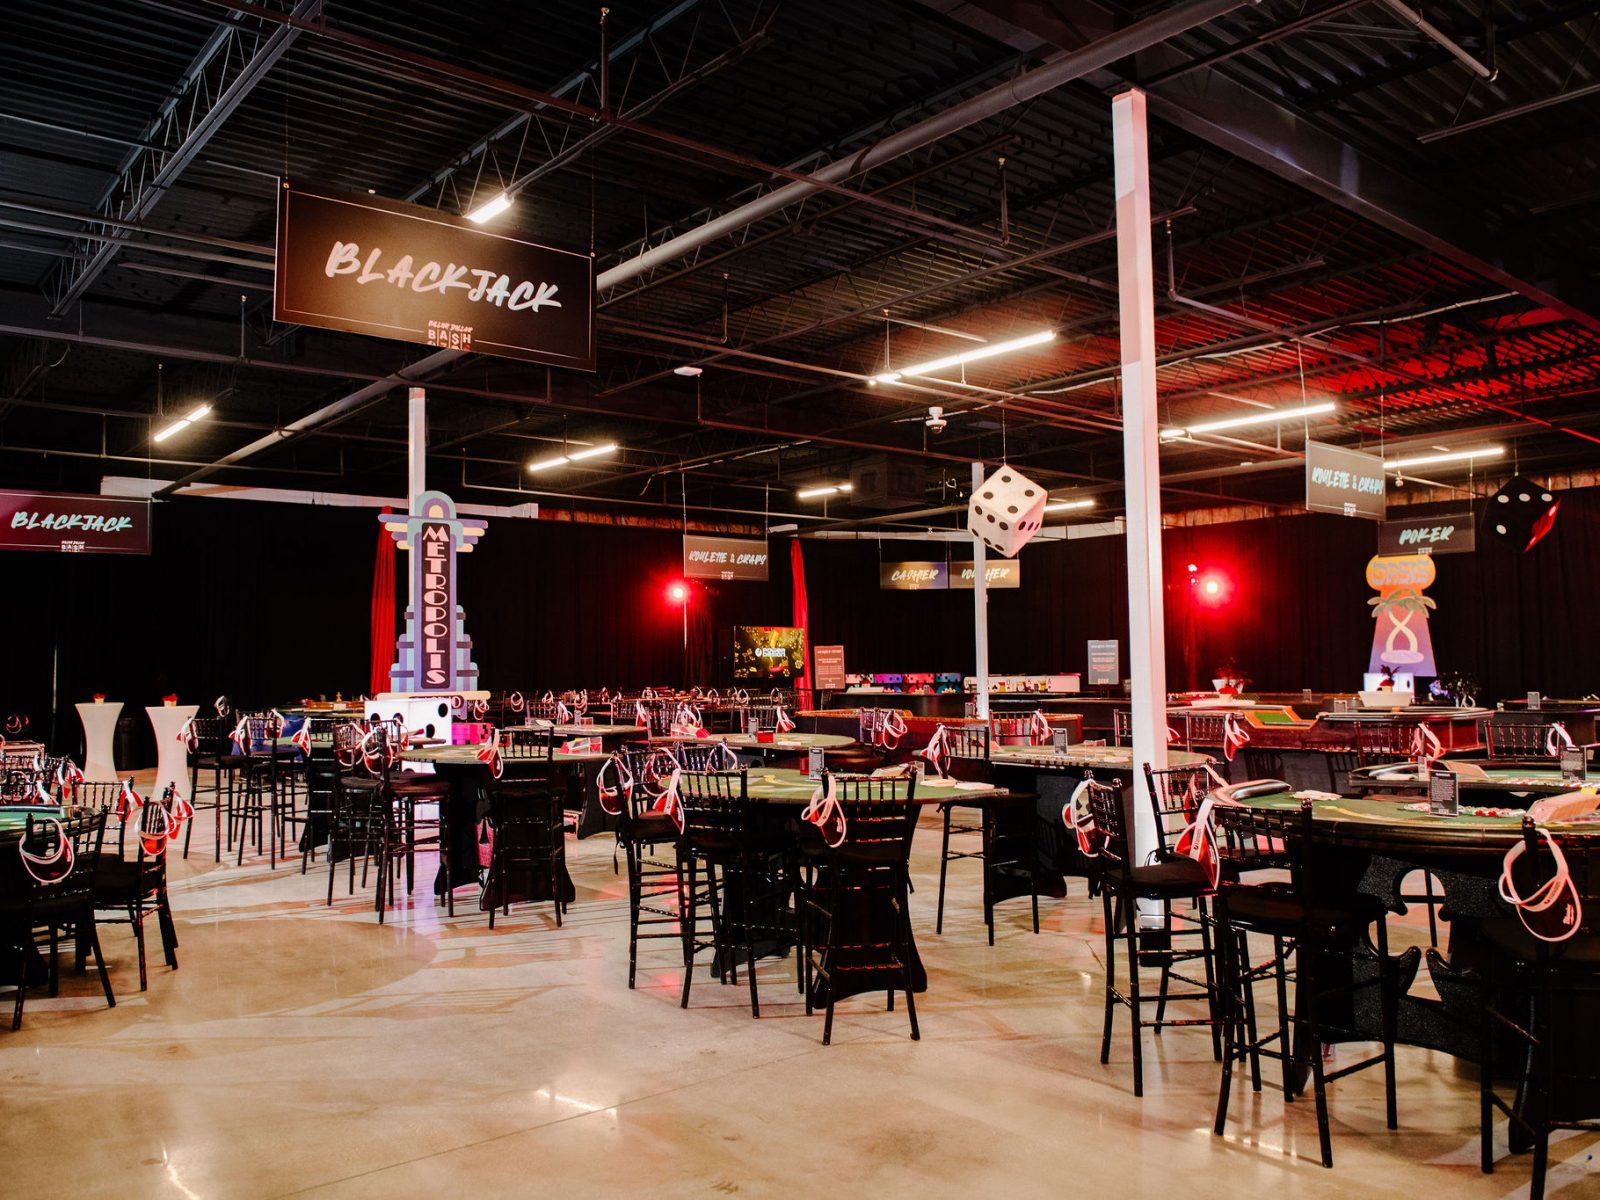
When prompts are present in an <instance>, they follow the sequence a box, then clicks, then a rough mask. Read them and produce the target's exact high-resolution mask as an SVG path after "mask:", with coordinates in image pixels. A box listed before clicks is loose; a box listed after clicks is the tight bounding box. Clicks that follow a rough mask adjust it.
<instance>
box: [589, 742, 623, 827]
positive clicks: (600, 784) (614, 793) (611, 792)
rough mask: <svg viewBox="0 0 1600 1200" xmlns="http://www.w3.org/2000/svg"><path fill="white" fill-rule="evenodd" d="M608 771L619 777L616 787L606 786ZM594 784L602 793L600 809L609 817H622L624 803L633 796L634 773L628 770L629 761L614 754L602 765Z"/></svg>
mask: <svg viewBox="0 0 1600 1200" xmlns="http://www.w3.org/2000/svg"><path fill="white" fill-rule="evenodd" d="M608 770H609V771H610V772H611V773H612V774H613V775H615V776H616V777H617V782H616V784H615V785H614V786H607V784H606V772H607V771H608ZM594 782H595V786H596V787H597V788H598V789H599V793H600V807H601V808H602V809H604V810H605V812H606V814H607V815H608V816H613V817H618V816H621V815H622V805H623V802H624V801H626V800H628V799H629V798H631V797H632V796H633V772H631V771H629V770H628V763H627V760H626V759H624V758H623V757H622V755H620V754H613V755H612V756H611V757H610V758H608V759H606V761H605V762H603V763H601V764H600V771H599V773H598V774H597V775H596V776H595V780H594Z"/></svg>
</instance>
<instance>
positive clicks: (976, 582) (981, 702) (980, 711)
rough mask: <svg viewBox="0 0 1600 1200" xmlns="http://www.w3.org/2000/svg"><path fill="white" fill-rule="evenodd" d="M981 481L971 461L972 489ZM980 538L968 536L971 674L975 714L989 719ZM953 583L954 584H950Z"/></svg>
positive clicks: (985, 577) (979, 468)
mask: <svg viewBox="0 0 1600 1200" xmlns="http://www.w3.org/2000/svg"><path fill="white" fill-rule="evenodd" d="M982 484H983V464H982V463H976V462H975V463H973V464H972V491H973V495H974V496H976V495H977V491H978V488H979V487H981V486H982ZM984 549H985V547H984V544H983V539H982V538H981V537H979V536H978V535H977V534H973V535H972V642H973V646H974V648H975V650H976V651H977V654H976V659H977V661H976V662H975V663H974V668H975V669H974V670H973V675H974V676H976V677H977V680H978V694H977V696H976V697H975V699H976V701H977V708H976V709H975V710H974V711H975V712H976V713H977V715H978V716H979V717H981V718H983V719H984V720H985V721H987V720H988V719H989V570H988V559H987V557H986V556H985V554H984ZM952 586H954V585H952Z"/></svg>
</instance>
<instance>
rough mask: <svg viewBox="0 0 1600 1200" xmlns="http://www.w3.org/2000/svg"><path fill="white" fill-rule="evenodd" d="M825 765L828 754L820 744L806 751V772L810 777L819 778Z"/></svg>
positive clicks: (825, 767)
mask: <svg viewBox="0 0 1600 1200" xmlns="http://www.w3.org/2000/svg"><path fill="white" fill-rule="evenodd" d="M827 765H828V756H827V753H826V752H825V751H824V750H823V749H822V747H821V746H813V747H811V749H809V750H807V751H806V774H807V775H808V776H810V777H811V778H812V779H821V778H822V772H823V771H824V770H826V769H827Z"/></svg>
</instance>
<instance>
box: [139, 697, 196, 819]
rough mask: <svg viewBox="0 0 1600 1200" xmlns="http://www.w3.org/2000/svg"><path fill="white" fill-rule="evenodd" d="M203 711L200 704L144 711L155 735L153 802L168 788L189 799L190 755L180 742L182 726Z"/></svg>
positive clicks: (154, 706) (160, 707)
mask: <svg viewBox="0 0 1600 1200" xmlns="http://www.w3.org/2000/svg"><path fill="white" fill-rule="evenodd" d="M199 711H200V706H199V705H198V704H174V705H172V706H171V707H170V708H169V707H168V706H167V705H165V704H156V705H152V706H150V707H149V708H146V709H145V712H147V713H149V714H150V727H151V728H152V729H154V730H155V731H156V782H155V787H154V788H152V789H151V792H150V796H151V799H159V798H160V796H161V794H162V793H163V792H165V791H166V790H167V784H169V783H175V784H177V785H178V795H180V796H184V797H188V795H189V752H188V750H187V749H185V747H184V744H183V743H182V742H180V741H179V740H178V734H180V733H181V732H183V723H184V722H185V721H187V720H188V719H189V718H190V717H192V716H194V715H195V714H197V713H198V712H199Z"/></svg>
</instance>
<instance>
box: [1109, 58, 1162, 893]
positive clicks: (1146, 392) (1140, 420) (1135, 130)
mask: <svg viewBox="0 0 1600 1200" xmlns="http://www.w3.org/2000/svg"><path fill="white" fill-rule="evenodd" d="M1111 142H1112V152H1113V156H1114V159H1115V166H1116V194H1117V291H1118V295H1119V303H1118V316H1119V319H1120V324H1121V332H1122V453H1123V477H1124V510H1125V511H1126V513H1127V524H1128V665H1129V669H1130V670H1131V672H1132V676H1133V762H1134V773H1133V786H1134V802H1133V834H1134V847H1135V853H1136V855H1137V858H1138V861H1141V862H1142V861H1143V859H1144V855H1145V853H1146V852H1147V851H1148V850H1149V849H1150V848H1151V847H1153V846H1154V845H1155V841H1156V828H1155V814H1154V811H1153V810H1152V808H1151V806H1150V803H1149V795H1148V789H1147V788H1146V786H1145V780H1144V771H1143V769H1142V767H1141V766H1140V764H1142V763H1149V764H1150V765H1151V766H1152V767H1154V768H1155V769H1157V770H1160V769H1162V768H1163V767H1165V766H1166V765H1167V658H1166V636H1165V634H1166V627H1165V620H1164V614H1163V605H1162V599H1161V597H1162V587H1163V581H1162V574H1161V463H1160V459H1159V456H1158V452H1159V447H1160V431H1159V429H1158V427H1157V424H1156V317H1155V264H1154V260H1153V258H1152V256H1151V251H1150V154H1149V148H1150V146H1149V137H1148V134H1147V132H1146V128H1145V95H1144V93H1143V92H1141V91H1138V90H1137V89H1131V90H1129V91H1126V92H1123V93H1122V94H1121V95H1119V96H1117V97H1116V98H1115V99H1113V100H1112V101H1111Z"/></svg>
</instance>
